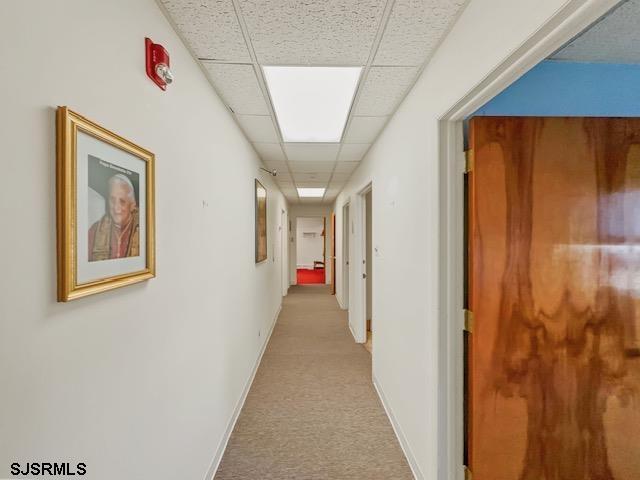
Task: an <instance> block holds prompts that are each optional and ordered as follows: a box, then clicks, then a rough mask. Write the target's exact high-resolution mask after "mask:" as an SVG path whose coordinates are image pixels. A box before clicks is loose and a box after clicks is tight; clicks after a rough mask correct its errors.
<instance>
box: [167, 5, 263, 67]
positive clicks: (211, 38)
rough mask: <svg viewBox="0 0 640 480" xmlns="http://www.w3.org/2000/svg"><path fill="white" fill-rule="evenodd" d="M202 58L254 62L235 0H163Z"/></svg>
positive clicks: (191, 45)
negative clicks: (238, 16) (243, 34)
mask: <svg viewBox="0 0 640 480" xmlns="http://www.w3.org/2000/svg"><path fill="white" fill-rule="evenodd" d="M161 3H162V5H163V6H164V7H165V9H166V10H167V12H168V13H169V15H170V16H171V18H172V20H173V22H174V23H175V25H176V27H177V28H178V31H179V32H180V33H181V34H182V36H183V37H184V38H185V40H186V41H187V43H188V44H189V46H190V47H191V49H192V50H193V52H194V53H195V55H196V56H197V57H198V58H201V59H209V60H224V61H229V62H250V61H251V56H250V55H249V51H248V50H247V46H246V43H245V41H244V37H243V36H242V30H241V29H240V24H239V23H238V18H237V16H236V13H235V10H234V8H233V2H232V0H161Z"/></svg>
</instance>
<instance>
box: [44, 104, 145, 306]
mask: <svg viewBox="0 0 640 480" xmlns="http://www.w3.org/2000/svg"><path fill="white" fill-rule="evenodd" d="M56 134H57V135H56V140H57V145H56V217H57V218H56V225H57V254H58V301H59V302H67V301H70V300H75V299H78V298H82V297H85V296H87V295H93V294H95V293H100V292H105V291H108V290H113V289H114V288H120V287H124V286H126V285H131V284H134V283H137V282H142V281H144V280H148V279H150V278H153V277H155V268H156V267H155V190H154V185H155V177H154V168H155V165H154V163H155V156H154V154H153V153H151V152H150V151H148V150H146V149H144V148H142V147H139V146H138V145H135V144H134V143H132V142H130V141H128V140H126V139H124V138H122V137H120V136H119V135H116V134H115V133H113V132H111V131H109V130H107V129H106V128H103V127H101V126H100V125H98V124H96V123H94V122H92V121H91V120H88V119H87V118H85V117H83V116H82V115H79V114H77V113H75V112H73V111H71V110H69V109H68V108H67V107H64V106H63V107H58V109H57V113H56ZM79 156H80V158H79ZM105 179H106V180H105ZM100 192H101V193H100ZM118 202H120V203H118ZM121 205H124V206H121ZM99 215H101V216H99ZM96 218H98V220H97V221H96ZM125 221H126V223H124V222H125ZM125 234H126V235H128V236H126V243H123V241H122V239H123V237H124V236H125ZM113 238H115V239H116V240H117V243H115V242H113V240H112V239H113ZM97 244H99V245H97ZM123 247H124V248H123ZM96 252H99V253H100V255H98V253H96Z"/></svg>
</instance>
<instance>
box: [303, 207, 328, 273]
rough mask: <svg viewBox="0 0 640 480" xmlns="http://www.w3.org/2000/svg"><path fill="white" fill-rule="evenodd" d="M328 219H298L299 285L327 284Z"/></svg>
mask: <svg viewBox="0 0 640 480" xmlns="http://www.w3.org/2000/svg"><path fill="white" fill-rule="evenodd" d="M325 235H326V218H325V217H298V218H297V222H296V275H297V283H298V285H321V284H324V283H325V282H326V268H325V266H326V260H327V258H326V250H325Z"/></svg>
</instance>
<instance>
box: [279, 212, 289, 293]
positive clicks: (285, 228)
mask: <svg viewBox="0 0 640 480" xmlns="http://www.w3.org/2000/svg"><path fill="white" fill-rule="evenodd" d="M280 261H281V262H282V264H281V265H280V275H281V277H282V282H281V284H282V296H283V297H285V296H286V295H287V294H288V293H289V282H290V280H289V218H288V215H287V211H286V210H285V209H284V208H282V209H280Z"/></svg>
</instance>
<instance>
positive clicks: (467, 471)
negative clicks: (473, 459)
mask: <svg viewBox="0 0 640 480" xmlns="http://www.w3.org/2000/svg"><path fill="white" fill-rule="evenodd" d="M464 480H473V475H472V474H471V470H470V469H469V467H467V466H466V465H465V466H464Z"/></svg>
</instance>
